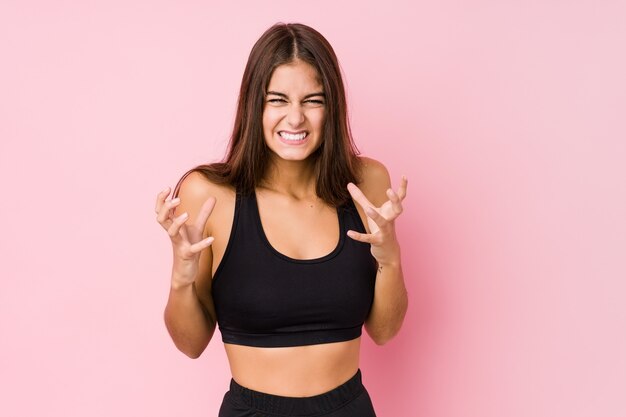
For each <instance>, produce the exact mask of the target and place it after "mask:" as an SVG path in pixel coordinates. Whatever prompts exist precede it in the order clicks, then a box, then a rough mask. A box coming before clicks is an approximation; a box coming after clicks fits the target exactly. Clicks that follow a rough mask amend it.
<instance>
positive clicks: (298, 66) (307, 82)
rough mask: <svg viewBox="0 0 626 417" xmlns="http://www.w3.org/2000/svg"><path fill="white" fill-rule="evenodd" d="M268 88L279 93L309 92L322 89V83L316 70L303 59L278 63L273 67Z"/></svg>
mask: <svg viewBox="0 0 626 417" xmlns="http://www.w3.org/2000/svg"><path fill="white" fill-rule="evenodd" d="M268 90H272V91H278V92H281V93H291V94H298V93H310V92H312V90H316V91H318V90H319V91H322V83H321V80H320V77H319V74H318V72H317V70H316V69H315V68H314V67H313V66H312V65H310V64H307V63H306V62H303V61H294V62H292V63H289V64H283V65H279V66H278V67H276V68H275V69H274V72H273V73H272V78H271V79H270V82H269V85H268Z"/></svg>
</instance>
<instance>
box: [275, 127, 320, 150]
mask: <svg viewBox="0 0 626 417" xmlns="http://www.w3.org/2000/svg"><path fill="white" fill-rule="evenodd" d="M279 132H285V133H289V134H292V135H297V134H298V133H303V132H306V133H307V135H306V136H305V137H304V139H302V140H298V141H294V140H287V139H285V138H283V137H282V136H280V135H279V134H278V133H279ZM276 136H278V140H280V141H281V142H282V143H284V144H285V145H289V146H302V145H304V144H305V143H307V142H308V141H309V137H310V136H311V134H310V132H307V131H306V130H300V131H299V132H290V131H289V130H279V131H278V132H276Z"/></svg>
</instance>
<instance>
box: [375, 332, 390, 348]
mask: <svg viewBox="0 0 626 417" xmlns="http://www.w3.org/2000/svg"><path fill="white" fill-rule="evenodd" d="M393 337H394V335H391V334H389V335H377V336H375V337H372V340H373V341H374V343H376V345H378V346H383V345H385V344H387V342H389V341H390V340H391V339H393Z"/></svg>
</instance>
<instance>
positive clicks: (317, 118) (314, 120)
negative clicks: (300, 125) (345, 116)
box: [308, 111, 325, 129]
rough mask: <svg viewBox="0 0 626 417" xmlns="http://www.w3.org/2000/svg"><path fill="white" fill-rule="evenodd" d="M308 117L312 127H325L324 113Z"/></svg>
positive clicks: (311, 114)
mask: <svg viewBox="0 0 626 417" xmlns="http://www.w3.org/2000/svg"><path fill="white" fill-rule="evenodd" d="M308 116H309V121H310V123H311V125H313V126H314V127H316V128H318V129H321V128H322V127H323V126H324V116H325V113H324V112H323V111H315V112H311V113H309V115H308Z"/></svg>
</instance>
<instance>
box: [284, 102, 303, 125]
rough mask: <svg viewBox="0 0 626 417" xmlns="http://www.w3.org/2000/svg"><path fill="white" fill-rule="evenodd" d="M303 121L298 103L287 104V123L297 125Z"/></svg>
mask: <svg viewBox="0 0 626 417" xmlns="http://www.w3.org/2000/svg"><path fill="white" fill-rule="evenodd" d="M303 122H304V112H303V111H302V108H301V107H300V106H299V105H298V104H294V105H292V106H289V111H288V113H287V124H289V126H291V127H298V126H300V125H301V124H302V123H303Z"/></svg>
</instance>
